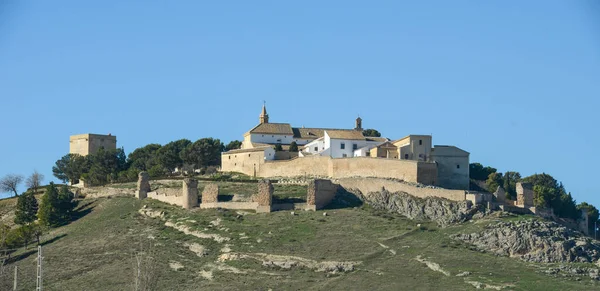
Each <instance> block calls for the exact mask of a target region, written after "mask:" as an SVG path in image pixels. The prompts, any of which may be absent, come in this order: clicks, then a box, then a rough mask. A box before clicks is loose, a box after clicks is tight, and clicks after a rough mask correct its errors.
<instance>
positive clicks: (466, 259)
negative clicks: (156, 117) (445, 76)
mask: <svg viewBox="0 0 600 291" xmlns="http://www.w3.org/2000/svg"><path fill="white" fill-rule="evenodd" d="M227 184H228V183H227V182H223V185H227ZM231 185H232V186H233V185H234V183H232V184H231ZM129 187H130V186H128V185H123V186H119V187H118V188H116V189H119V188H120V189H124V192H126V191H125V190H126V189H128V188H129ZM234 188H235V187H234ZM237 189H240V188H239V187H238V188H237ZM236 191H237V190H236ZM292 192H293V191H290V193H292ZM386 195H392V196H393V197H395V196H394V195H398V194H397V193H388V194H386ZM432 199H433V198H432ZM10 200H11V199H8V200H3V201H2V202H3V203H2V205H8V204H10V203H9V202H10ZM387 201H389V199H388V200H387ZM340 205H343V203H334V205H332V206H331V209H325V210H319V211H296V212H294V214H293V215H292V214H291V213H290V211H277V212H273V213H258V214H257V213H253V212H250V211H235V210H223V209H206V210H204V209H203V210H200V209H194V210H192V211H188V210H184V209H182V208H180V207H176V206H172V205H168V204H165V203H162V202H159V201H154V200H151V199H147V200H136V199H134V198H133V197H131V196H129V195H119V194H114V195H111V196H108V197H97V198H86V199H83V200H81V201H79V207H78V209H77V210H78V213H80V215H79V216H80V218H79V219H77V220H74V221H72V222H71V223H70V224H68V225H66V226H63V227H59V228H56V229H53V230H52V231H50V232H49V233H47V234H46V235H45V236H44V238H43V240H42V241H43V244H44V246H43V250H44V264H45V265H44V282H45V286H46V287H47V289H49V290H82V289H85V290H128V289H133V288H132V284H133V282H134V270H137V267H136V266H137V265H136V264H137V263H136V262H137V261H136V257H135V254H136V253H137V254H140V251H143V253H142V255H141V256H140V258H141V259H142V260H141V262H142V263H141V264H140V266H141V269H142V270H143V272H146V273H148V274H152V275H153V276H152V277H155V278H157V279H158V281H157V289H158V290H173V289H177V290H199V289H207V290H215V289H219V290H220V289H224V290H242V289H250V290H254V289H273V290H282V289H283V290H300V289H302V290H305V289H309V290H310V289H313V290H323V289H333V290H351V289H354V290H356V289H370V290H432V289H440V290H442V289H443V290H465V289H469V288H473V289H475V288H477V287H479V288H488V289H497V290H499V289H508V290H591V289H600V284H599V281H597V280H595V279H592V275H591V274H590V272H591V271H592V270H594V269H595V270H597V267H596V266H595V265H593V264H592V263H581V262H580V263H565V262H554V263H533V262H529V261H527V260H525V259H523V258H519V257H517V256H513V257H508V256H506V255H503V254H502V253H501V252H498V250H497V249H496V250H489V251H488V250H486V244H479V245H473V244H471V243H469V242H468V240H469V239H470V238H473V237H475V236H476V235H475V234H479V233H485V232H486V231H488V230H489V229H490V228H491V229H493V228H494V226H496V225H497V224H499V223H500V224H508V225H512V224H531V223H538V222H539V221H540V219H539V218H535V217H532V216H517V215H508V214H503V213H487V214H486V213H481V212H480V213H479V214H476V215H475V216H474V217H475V219H462V220H460V219H459V220H457V221H455V222H453V223H450V224H447V225H443V226H444V227H442V226H441V225H440V224H439V223H436V222H434V221H429V220H424V219H426V218H420V217H415V219H417V220H410V219H408V218H406V217H403V216H401V215H399V214H398V213H397V212H389V211H386V210H384V209H385V208H382V207H378V206H377V205H376V204H374V205H375V206H376V208H374V207H372V206H371V205H369V204H368V203H363V204H360V205H358V204H357V205H354V206H351V207H345V208H343V207H341V206H340ZM379 206H381V205H379ZM3 208H4V209H3V211H4V210H5V208H6V207H3ZM5 212H6V211H5ZM418 219H423V220H418ZM511 256H512V255H511ZM35 257H36V256H35V250H34V248H31V247H30V248H29V249H28V250H24V249H20V250H18V251H17V252H16V253H14V254H13V261H11V263H9V264H8V268H12V267H13V266H18V267H19V272H20V277H19V278H20V280H19V284H20V285H19V286H20V288H22V290H31V289H33V288H34V285H35ZM15 258H16V259H15ZM594 258H595V259H596V260H597V256H596V257H594ZM146 267H147V268H146ZM10 270H12V269H10ZM9 274H10V276H7V275H5V276H4V277H2V280H0V281H2V282H5V283H6V282H12V281H11V280H8V281H7V280H6V278H7V277H8V278H9V279H10V278H12V277H11V276H12V272H9ZM175 286H176V288H175Z"/></svg>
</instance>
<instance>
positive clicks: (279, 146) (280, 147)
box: [273, 143, 283, 152]
mask: <svg viewBox="0 0 600 291" xmlns="http://www.w3.org/2000/svg"><path fill="white" fill-rule="evenodd" d="M273 148H274V149H275V151H276V152H280V151H283V147H282V146H281V144H280V143H278V144H276V145H275V146H274V147H273Z"/></svg>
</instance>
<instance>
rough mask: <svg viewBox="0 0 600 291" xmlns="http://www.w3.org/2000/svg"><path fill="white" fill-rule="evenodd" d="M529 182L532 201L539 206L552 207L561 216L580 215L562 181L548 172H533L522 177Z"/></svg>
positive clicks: (573, 216)
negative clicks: (532, 193)
mask: <svg viewBox="0 0 600 291" xmlns="http://www.w3.org/2000/svg"><path fill="white" fill-rule="evenodd" d="M522 181H523V182H528V183H531V184H532V185H533V186H534V187H533V192H534V202H535V201H537V202H535V204H536V206H539V207H549V208H552V210H553V211H554V214H556V215H557V216H559V217H563V218H571V219H578V218H579V217H580V214H579V211H578V210H577V204H576V202H575V200H574V199H573V196H572V195H571V194H570V193H567V191H566V190H565V187H564V185H563V184H562V183H560V182H558V181H557V180H556V179H554V177H552V176H551V175H549V174H546V173H542V174H534V175H531V176H528V177H525V178H523V179H522Z"/></svg>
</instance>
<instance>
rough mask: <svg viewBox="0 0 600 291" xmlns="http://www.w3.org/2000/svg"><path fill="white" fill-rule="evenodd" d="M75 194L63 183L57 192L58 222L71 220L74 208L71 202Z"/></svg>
mask: <svg viewBox="0 0 600 291" xmlns="http://www.w3.org/2000/svg"><path fill="white" fill-rule="evenodd" d="M73 198H75V195H74V194H73V192H71V191H70V190H69V187H67V185H63V186H62V187H61V188H60V191H59V192H58V204H57V210H58V216H59V217H60V224H66V223H67V222H69V221H70V220H71V217H72V215H73V210H74V209H75V203H74V202H73Z"/></svg>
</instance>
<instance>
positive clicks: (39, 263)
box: [35, 246, 42, 291]
mask: <svg viewBox="0 0 600 291" xmlns="http://www.w3.org/2000/svg"><path fill="white" fill-rule="evenodd" d="M35 290H36V291H42V246H38V257H37V282H36V288H35Z"/></svg>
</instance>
